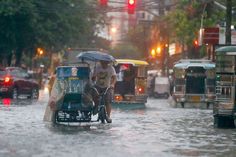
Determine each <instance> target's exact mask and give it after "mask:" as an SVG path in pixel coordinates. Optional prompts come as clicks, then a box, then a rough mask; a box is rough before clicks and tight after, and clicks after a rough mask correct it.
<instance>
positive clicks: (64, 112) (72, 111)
mask: <svg viewBox="0 0 236 157" xmlns="http://www.w3.org/2000/svg"><path fill="white" fill-rule="evenodd" d="M90 74H91V70H90V65H89V64H88V63H86V62H84V61H82V62H78V63H76V64H74V65H68V66H59V67H57V69H56V78H55V81H54V84H53V87H52V92H51V96H50V98H49V102H48V105H47V108H46V111H45V115H44V121H49V122H52V123H54V124H60V123H73V122H75V123H76V122H77V123H78V122H79V123H81V122H99V121H100V122H101V123H105V121H108V120H107V113H106V106H105V102H104V101H105V100H104V98H105V96H106V93H107V92H108V91H109V90H111V88H110V87H108V88H107V89H106V90H105V91H104V92H103V93H99V92H98V90H97V89H96V88H95V87H94V86H93V84H92V81H91V78H90ZM95 97H98V98H99V99H98V100H99V103H98V106H97V107H96V106H95V100H94V98H95ZM93 116H97V119H95V120H94V118H93Z"/></svg>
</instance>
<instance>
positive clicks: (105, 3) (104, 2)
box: [99, 0, 108, 7]
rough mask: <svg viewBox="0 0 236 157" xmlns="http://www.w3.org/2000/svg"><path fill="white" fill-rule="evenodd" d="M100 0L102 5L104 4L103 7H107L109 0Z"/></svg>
mask: <svg viewBox="0 0 236 157" xmlns="http://www.w3.org/2000/svg"><path fill="white" fill-rule="evenodd" d="M99 1H100V5H101V6H103V7H106V6H107V1H108V0H99Z"/></svg>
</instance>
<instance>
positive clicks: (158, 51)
mask: <svg viewBox="0 0 236 157" xmlns="http://www.w3.org/2000/svg"><path fill="white" fill-rule="evenodd" d="M157 55H161V47H160V46H158V47H157Z"/></svg>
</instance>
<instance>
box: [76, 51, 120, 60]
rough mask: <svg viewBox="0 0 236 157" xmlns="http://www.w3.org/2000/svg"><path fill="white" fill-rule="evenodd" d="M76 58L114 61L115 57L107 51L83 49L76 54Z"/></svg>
mask: <svg viewBox="0 0 236 157" xmlns="http://www.w3.org/2000/svg"><path fill="white" fill-rule="evenodd" d="M76 57H77V58H78V59H81V60H87V61H108V62H115V61H116V60H115V58H114V57H113V56H111V55H109V54H107V53H103V52H100V51H85V52H81V53H80V54H78V55H77V56H76Z"/></svg>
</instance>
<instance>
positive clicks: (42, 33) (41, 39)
mask: <svg viewBox="0 0 236 157" xmlns="http://www.w3.org/2000/svg"><path fill="white" fill-rule="evenodd" d="M87 2H88V1H86V0H40V1H39V0H4V1H0V56H4V57H7V56H9V55H11V54H12V53H15V54H16V57H17V65H20V60H21V57H22V53H23V52H26V51H30V53H35V52H36V51H35V49H36V48H37V47H42V48H44V49H45V50H47V51H54V52H55V51H59V50H61V49H63V48H67V47H89V46H90V45H91V44H93V43H92V40H93V38H94V36H95V35H96V32H97V28H96V26H97V25H98V24H104V23H105V16H104V14H103V13H98V12H97V11H96V10H95V8H94V7H93V6H92V5H91V4H90V3H87ZM33 55H34V54H33ZM33 55H32V56H33Z"/></svg>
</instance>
